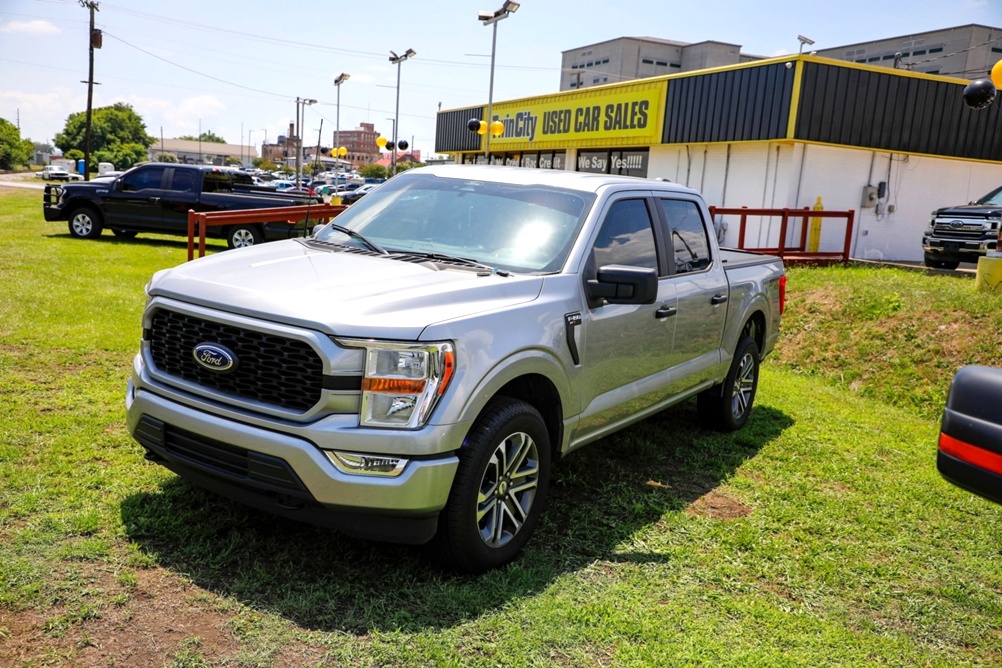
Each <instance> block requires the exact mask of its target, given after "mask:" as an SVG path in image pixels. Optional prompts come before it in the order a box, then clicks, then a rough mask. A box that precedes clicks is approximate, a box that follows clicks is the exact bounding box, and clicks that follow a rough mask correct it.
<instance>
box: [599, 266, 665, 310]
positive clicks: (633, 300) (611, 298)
mask: <svg viewBox="0 0 1002 668" xmlns="http://www.w3.org/2000/svg"><path fill="white" fill-rule="evenodd" d="M585 289H586V291H587V293H588V299H589V300H591V301H594V302H598V301H600V300H603V299H604V300H605V301H606V302H608V303H609V304H653V303H654V302H655V301H656V300H657V298H658V272H657V271H656V270H654V269H644V268H642V267H629V266H625V265H619V264H610V265H606V266H604V267H599V270H598V272H597V274H596V277H595V278H594V279H592V280H589V281H588V283H587V284H586V288H585Z"/></svg>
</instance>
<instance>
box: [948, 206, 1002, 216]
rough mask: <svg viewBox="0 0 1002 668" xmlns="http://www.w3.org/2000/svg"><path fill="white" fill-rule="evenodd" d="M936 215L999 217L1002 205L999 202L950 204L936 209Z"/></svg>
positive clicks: (1001, 214) (1001, 212) (1001, 213)
mask: <svg viewBox="0 0 1002 668" xmlns="http://www.w3.org/2000/svg"><path fill="white" fill-rule="evenodd" d="M935 215H936V216H961V217H965V218H970V217H971V216H984V217H985V218H998V217H999V216H1002V206H999V205H998V204H964V205H962V206H948V207H945V208H942V209H937V210H936V214H935Z"/></svg>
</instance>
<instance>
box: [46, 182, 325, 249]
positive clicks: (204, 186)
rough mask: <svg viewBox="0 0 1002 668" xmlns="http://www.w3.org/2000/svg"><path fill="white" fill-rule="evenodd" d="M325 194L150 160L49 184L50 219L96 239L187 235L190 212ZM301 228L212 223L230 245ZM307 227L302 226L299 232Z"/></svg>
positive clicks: (300, 201)
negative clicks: (105, 174) (110, 173)
mask: <svg viewBox="0 0 1002 668" xmlns="http://www.w3.org/2000/svg"><path fill="white" fill-rule="evenodd" d="M322 202H323V199H322V198H320V197H313V196H309V195H305V194H293V193H288V194H282V193H277V192H275V191H274V190H268V189H265V188H261V187H259V186H254V185H253V180H252V177H251V176H250V175H249V174H244V173H242V172H239V171H236V170H233V169H226V168H220V167H211V166H202V165H177V164H167V163H147V164H144V165H140V166H138V167H133V168H132V169H130V170H128V171H126V172H124V173H123V174H122V175H120V176H118V177H117V178H115V179H113V180H110V181H109V180H96V181H90V182H85V183H73V184H67V185H64V186H57V185H52V184H50V185H47V186H45V194H44V199H43V205H42V211H43V213H44V215H45V220H48V221H54V220H66V221H69V228H70V234H71V235H73V236H74V237H77V238H80V239H93V238H95V237H97V236H99V235H100V234H101V231H102V230H103V229H104V228H109V229H111V231H112V232H114V233H115V235H116V236H119V237H125V238H130V237H134V236H136V234H137V233H140V232H156V233H159V234H182V235H186V234H188V210H189V209H192V210H194V211H196V212H201V211H227V210H238V209H263V208H268V207H280V206H298V205H304V204H310V203H322ZM295 229H296V228H295V227H294V226H293V225H290V224H289V223H288V222H285V221H281V222H274V223H264V224H249V225H231V226H228V227H222V228H219V227H210V228H209V229H208V230H207V232H206V233H207V234H208V235H220V234H221V235H223V236H224V237H225V238H226V241H227V243H228V244H229V246H230V248H240V247H243V246H252V245H254V244H258V243H261V242H262V241H267V240H273V239H288V238H289V237H290V236H293V234H294V230H295ZM304 229H305V228H304V226H299V228H298V230H299V234H300V236H301V235H302V234H303V231H304Z"/></svg>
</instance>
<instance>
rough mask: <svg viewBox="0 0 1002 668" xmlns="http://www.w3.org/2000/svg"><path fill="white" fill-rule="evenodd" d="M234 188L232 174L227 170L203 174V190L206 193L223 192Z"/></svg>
mask: <svg viewBox="0 0 1002 668" xmlns="http://www.w3.org/2000/svg"><path fill="white" fill-rule="evenodd" d="M232 190H233V186H232V185H231V184H230V175H229V174H227V173H225V172H205V174H204V175H203V176H202V192H204V193H222V192H230V191H232Z"/></svg>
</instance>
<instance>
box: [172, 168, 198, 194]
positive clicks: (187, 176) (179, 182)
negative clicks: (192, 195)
mask: <svg viewBox="0 0 1002 668" xmlns="http://www.w3.org/2000/svg"><path fill="white" fill-rule="evenodd" d="M194 185H195V172H193V171H192V170H190V169H175V170H174V177H173V178H172V179H171V182H170V189H171V190H175V191H178V192H187V191H189V190H191V189H192V187H193V186H194Z"/></svg>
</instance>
